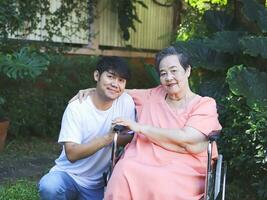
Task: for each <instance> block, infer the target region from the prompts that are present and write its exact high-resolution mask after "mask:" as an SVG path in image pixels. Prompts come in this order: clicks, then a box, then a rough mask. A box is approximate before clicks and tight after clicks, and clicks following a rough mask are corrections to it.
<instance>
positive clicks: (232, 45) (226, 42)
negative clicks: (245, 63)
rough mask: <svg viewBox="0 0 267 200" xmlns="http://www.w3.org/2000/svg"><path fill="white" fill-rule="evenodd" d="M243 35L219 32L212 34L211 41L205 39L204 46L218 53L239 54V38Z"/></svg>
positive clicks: (235, 32) (241, 33)
mask: <svg viewBox="0 0 267 200" xmlns="http://www.w3.org/2000/svg"><path fill="white" fill-rule="evenodd" d="M244 34H245V33H244V32H238V31H221V32H217V33H215V34H214V37H213V38H212V39H206V40H205V43H206V45H207V46H208V47H209V48H211V49H213V50H215V51H218V52H223V53H231V54H234V53H237V52H240V50H241V48H240V44H239V38H240V37H242V36H243V35H244Z"/></svg>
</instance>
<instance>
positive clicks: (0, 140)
mask: <svg viewBox="0 0 267 200" xmlns="http://www.w3.org/2000/svg"><path fill="white" fill-rule="evenodd" d="M3 104H4V99H3V98H1V97H0V152H1V151H2V150H3V148H4V145H5V140H6V135H7V129H8V127H9V119H8V118H7V117H6V116H5V114H4V111H3V108H2V105H3Z"/></svg>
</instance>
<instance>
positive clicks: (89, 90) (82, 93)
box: [69, 88, 96, 103]
mask: <svg viewBox="0 0 267 200" xmlns="http://www.w3.org/2000/svg"><path fill="white" fill-rule="evenodd" d="M95 90H96V89H95V88H87V89H84V90H79V92H78V93H77V94H76V95H75V96H74V97H72V99H71V100H69V103H71V102H73V101H75V100H76V99H79V102H80V103H81V102H82V101H83V100H85V99H86V98H87V97H88V96H90V95H91V94H93V93H94V92H95Z"/></svg>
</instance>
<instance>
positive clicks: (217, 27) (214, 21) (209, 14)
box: [204, 10, 233, 32]
mask: <svg viewBox="0 0 267 200" xmlns="http://www.w3.org/2000/svg"><path fill="white" fill-rule="evenodd" d="M204 20H205V22H206V24H207V26H208V28H209V29H210V30H212V31H214V32H217V31H223V30H228V29H229V27H230V25H231V23H232V21H233V17H232V16H230V15H228V14H226V13H225V12H223V11H214V10H208V11H206V12H205V14H204Z"/></svg>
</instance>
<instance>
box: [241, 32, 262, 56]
mask: <svg viewBox="0 0 267 200" xmlns="http://www.w3.org/2000/svg"><path fill="white" fill-rule="evenodd" d="M240 43H241V45H242V48H243V49H244V53H246V54H249V55H251V56H255V57H256V56H259V55H260V56H262V57H263V58H267V37H255V36H250V37H244V38H242V39H241V40H240Z"/></svg>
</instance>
